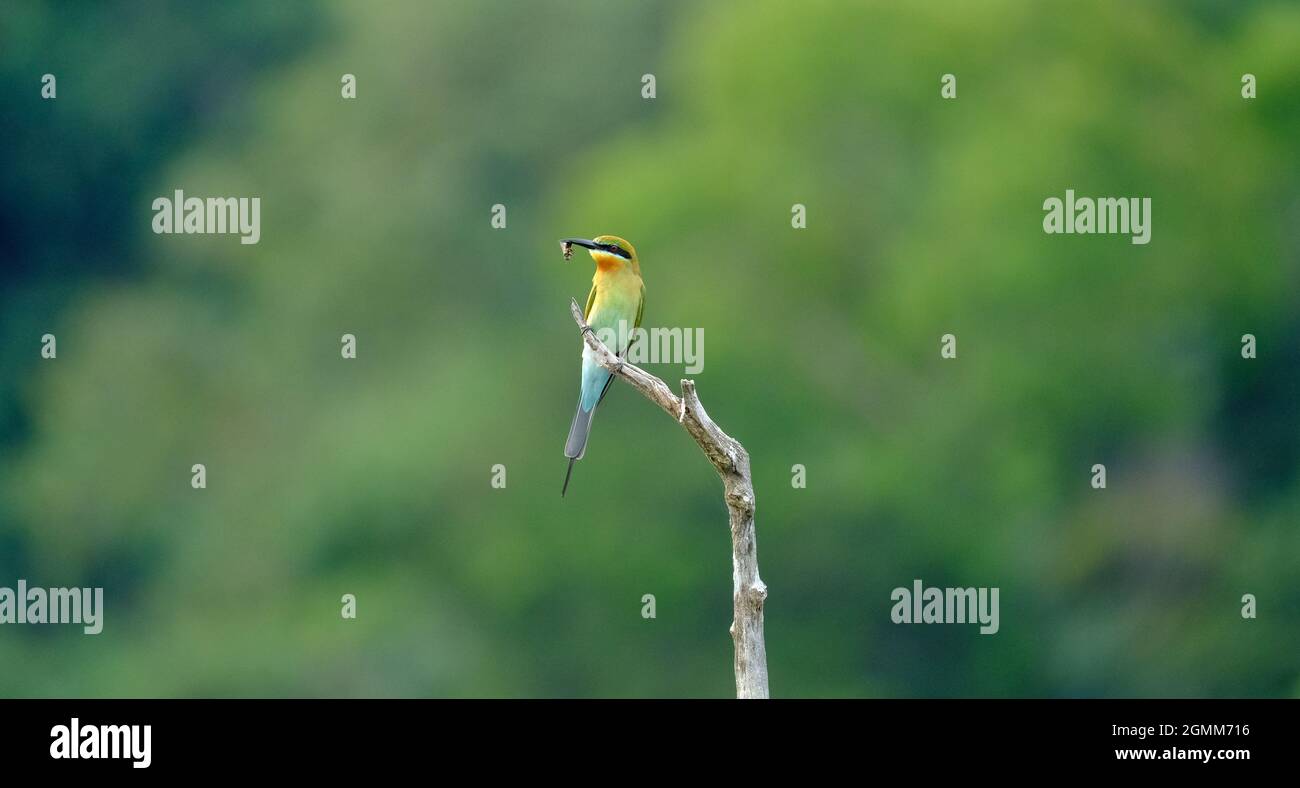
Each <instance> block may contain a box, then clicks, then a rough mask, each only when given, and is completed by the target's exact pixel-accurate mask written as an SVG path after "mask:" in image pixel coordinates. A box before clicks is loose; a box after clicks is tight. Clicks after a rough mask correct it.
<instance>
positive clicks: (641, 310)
mask: <svg viewBox="0 0 1300 788" xmlns="http://www.w3.org/2000/svg"><path fill="white" fill-rule="evenodd" d="M644 312H645V282H642V283H641V300H640V301H638V302H637V304H636V325H634V326H632V327H633V328H640V327H641V315H642V314H643V313H644Z"/></svg>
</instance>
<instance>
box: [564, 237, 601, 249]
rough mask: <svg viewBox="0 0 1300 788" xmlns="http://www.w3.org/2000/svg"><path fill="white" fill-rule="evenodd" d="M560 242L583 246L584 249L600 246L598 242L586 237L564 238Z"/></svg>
mask: <svg viewBox="0 0 1300 788" xmlns="http://www.w3.org/2000/svg"><path fill="white" fill-rule="evenodd" d="M560 243H562V244H573V245H574V246H581V247H582V248H584V249H599V248H600V244H598V243H596V242H595V241H589V240H587V239H586V238H565V239H564V240H562V241H560Z"/></svg>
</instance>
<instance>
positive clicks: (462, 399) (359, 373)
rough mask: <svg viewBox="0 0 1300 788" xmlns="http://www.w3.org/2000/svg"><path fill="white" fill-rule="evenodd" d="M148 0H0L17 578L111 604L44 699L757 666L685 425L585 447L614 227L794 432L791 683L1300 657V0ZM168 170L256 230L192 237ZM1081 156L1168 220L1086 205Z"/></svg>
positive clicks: (668, 685)
mask: <svg viewBox="0 0 1300 788" xmlns="http://www.w3.org/2000/svg"><path fill="white" fill-rule="evenodd" d="M131 8H132V5H131V4H118V5H110V6H106V7H105V8H104V9H100V10H98V11H96V10H87V9H86V8H84V7H82V6H80V5H75V4H62V3H49V4H44V5H40V4H33V5H31V6H29V7H25V8H24V9H23V10H22V11H21V12H20V13H16V14H15V15H14V16H13V17H12V18H11V19H9V20H7V21H8V24H7V25H6V27H5V29H4V32H3V36H4V43H5V47H4V49H3V50H2V51H0V86H3V88H4V95H5V96H6V99H5V101H4V103H3V106H2V107H0V113H2V114H0V121H3V122H2V124H0V125H2V127H3V128H4V129H5V130H6V132H7V134H6V136H7V137H8V138H9V140H10V144H7V145H5V146H4V147H3V149H0V183H2V184H3V192H2V193H0V199H3V201H4V202H3V208H4V210H3V211H2V212H0V221H3V223H4V224H3V227H0V229H2V230H3V233H4V237H5V241H6V245H7V249H6V250H5V251H4V252H3V262H4V266H5V267H4V270H3V279H2V280H0V282H3V285H4V288H5V289H4V294H3V297H0V342H2V343H3V345H2V346H0V373H2V374H0V414H3V416H2V417H0V441H2V442H0V585H6V584H9V585H11V584H12V583H13V582H14V581H16V579H17V578H18V577H25V578H26V579H28V580H29V582H32V583H39V584H44V585H60V584H63V585H103V586H104V587H105V595H106V596H105V598H106V607H107V610H106V614H105V626H104V632H103V634H100V635H98V636H95V637H87V636H83V635H80V634H76V633H74V632H73V629H72V628H38V627H5V628H4V629H2V630H0V666H3V668H4V669H3V670H0V695H4V696H14V695H36V696H43V695H72V696H79V695H92V696H100V695H108V696H124V695H125V696H134V695H143V696H177V695H179V696H190V695H222V696H225V695H238V696H250V695H255V696H261V695H270V696H314V695H329V696H336V695H342V696H354V695H366V696H371V695H377V696H389V695H439V696H441V695H449V696H477V695H490V696H498V695H540V696H588V695H598V696H608V695H613V696H638V695H689V696H696V695H699V696H725V695H727V694H729V693H730V692H731V689H732V677H731V643H730V640H729V638H728V636H727V626H728V624H729V622H730V603H731V599H730V596H731V576H730V561H729V539H728V533H727V529H726V525H725V522H726V519H725V510H724V507H723V504H722V500H721V495H720V486H719V485H718V483H717V480H716V478H714V476H713V473H712V470H711V469H710V468H709V466H708V464H707V462H706V461H705V460H704V458H703V457H702V456H701V455H700V454H699V452H698V450H697V449H696V448H695V447H694V446H693V445H692V444H691V442H690V440H689V439H688V438H687V437H686V436H685V434H684V433H682V431H681V430H680V429H678V428H677V427H676V426H675V425H673V424H671V422H669V421H667V420H666V419H665V418H664V417H663V415H662V414H661V413H659V412H658V411H657V410H656V409H654V408H652V407H651V406H649V405H648V404H646V403H645V402H643V401H641V400H640V399H639V398H638V397H636V396H635V395H633V394H632V393H631V392H630V391H627V390H626V389H617V388H616V390H615V391H614V392H612V393H611V396H610V397H609V399H608V400H606V403H605V405H604V406H603V408H602V413H601V416H600V418H598V419H597V422H596V426H595V428H594V432H593V437H592V442H591V445H590V447H589V451H588V454H587V458H586V459H585V460H584V461H583V462H582V463H580V464H579V465H578V467H577V468H576V470H575V473H574V483H573V487H572V488H571V492H570V495H569V497H568V498H567V499H564V500H561V498H560V496H559V494H558V493H559V486H560V482H561V480H562V478H563V472H564V460H563V457H562V456H561V451H560V450H561V447H562V445H563V440H564V436H565V434H566V432H567V428H568V422H569V417H570V414H571V410H572V404H573V403H572V400H573V399H574V398H575V397H576V393H577V364H578V350H579V345H578V339H577V335H576V331H575V329H574V326H573V325H572V322H571V320H570V318H569V316H568V310H567V302H568V299H569V297H571V296H574V297H578V298H582V297H583V296H584V295H585V294H586V291H587V288H588V283H589V277H590V274H591V266H590V264H589V263H588V262H587V261H586V260H585V256H584V255H576V256H575V258H574V261H573V262H571V263H567V264H566V263H564V262H562V261H561V259H560V255H559V251H558V248H557V246H556V243H555V241H556V239H558V238H560V237H564V236H569V235H587V236H590V235H595V234H599V233H615V234H618V235H621V236H623V237H626V238H628V239H630V240H631V241H632V242H633V243H634V244H635V245H636V246H637V249H638V251H639V252H640V255H641V257H642V262H643V271H644V275H645V279H646V283H647V308H646V323H647V325H650V326H656V325H661V326H700V327H702V328H703V329H704V332H705V339H706V342H705V369H704V371H703V373H702V374H700V375H699V376H698V377H697V380H698V383H699V387H700V393H701V396H702V398H703V400H704V402H705V403H706V404H707V406H708V407H709V410H710V413H711V414H712V415H713V416H714V418H716V419H717V420H718V422H719V423H720V424H721V425H722V426H723V427H724V428H725V429H727V430H728V431H729V432H730V433H731V434H733V435H735V436H736V437H738V438H739V439H740V440H742V441H743V442H744V443H745V445H746V446H747V448H748V449H749V451H750V453H751V455H752V457H753V463H754V473H755V486H756V492H757V498H758V516H757V526H758V534H759V548H760V549H759V557H760V564H761V567H762V571H763V576H764V579H765V580H766V581H767V583H768V585H769V587H770V589H771V595H770V598H769V603H768V610H767V639H768V655H769V660H770V670H771V675H772V691H773V694H774V695H777V696H791V695H863V696H881V695H883V696H916V695H921V696H1003V695H1011V696H1043V695H1046V696H1061V695H1066V696H1115V695H1120V696H1147V695H1156V696H1168V695H1193V696H1201V695H1231V696H1243V695H1296V694H1300V666H1298V665H1297V661H1296V654H1297V653H1300V586H1298V585H1297V582H1296V579H1297V575H1298V574H1300V572H1298V571H1297V570H1300V530H1298V529H1297V526H1296V523H1297V521H1298V517H1300V414H1297V410H1296V402H1297V394H1298V393H1300V391H1298V387H1297V383H1296V371H1297V365H1300V309H1297V307H1298V306H1300V303H1298V302H1300V291H1298V290H1297V287H1296V284H1297V273H1298V272H1300V234H1298V233H1297V227H1298V226H1300V222H1297V219H1298V218H1300V177H1298V176H1300V153H1298V151H1297V148H1296V145H1295V141H1296V140H1297V139H1300V52H1298V51H1297V49H1296V47H1295V41H1297V40H1300V9H1297V8H1296V7H1294V6H1293V5H1289V4H1280V3H1279V4H1272V3H1240V4H1233V5H1232V6H1231V9H1230V10H1225V6H1224V5H1223V4H1210V3H1193V4H1188V5H1182V4H1175V3H1143V4H1127V3H1118V2H1081V3H1076V4H1072V5H1071V6H1070V9H1069V11H1068V13H1067V12H1066V11H1064V10H1063V9H1062V8H1060V7H1057V6H1054V5H1051V4H1036V3H1028V2H1004V1H1001V0H999V1H998V2H989V3H979V4H972V3H958V2H954V3H912V4H902V3H875V2H873V3H866V2H863V3H843V2H829V1H827V2H820V1H818V2H809V3H803V4H800V5H799V6H798V7H797V8H794V7H791V6H790V5H789V4H788V3H782V2H776V1H775V0H763V1H762V2H747V3H739V2H736V3H720V2H719V3H699V4H695V3H670V4H652V3H617V4H615V3H604V2H597V1H596V0H590V2H565V3H515V2H506V1H505V0H496V1H493V2H481V3H479V2H476V3H468V2H456V3H442V2H440V3H423V2H409V3H378V4H362V3H338V4H335V5H332V6H330V7H329V13H328V14H326V15H321V14H320V13H319V11H318V12H317V13H309V11H308V7H306V6H297V5H284V6H281V5H280V4H273V5H270V6H267V5H262V4H252V3H248V4H235V5H231V6H225V5H223V6H220V7H213V8H212V9H208V10H206V11H205V10H200V9H193V8H190V7H188V6H179V5H177V6H173V5H171V4H159V7H158V8H157V9H156V10H155V11H154V12H152V13H146V12H143V11H140V10H131ZM182 9H183V10H182ZM47 71H50V72H54V73H56V75H57V76H58V79H59V98H58V99H57V100H56V101H53V102H44V101H41V100H40V99H39V94H38V90H39V78H40V75H41V74H42V73H45V72H47ZM1245 72H1251V73H1254V74H1256V76H1257V77H1258V80H1259V98H1258V99H1256V100H1254V101H1244V100H1242V99H1241V97H1240V93H1239V90H1240V82H1239V80H1240V77H1241V74H1242V73H1245ZM344 73H354V74H356V75H357V79H358V98H357V99H356V100H355V101H344V100H342V99H341V98H340V96H339V79H340V77H341V75H342V74H344ZM645 73H653V74H655V75H656V76H657V87H658V97H657V98H656V99H654V100H653V101H648V100H644V99H642V98H641V96H640V87H641V82H640V80H641V75H642V74H645ZM944 73H954V74H956V75H957V77H958V87H959V97H958V99H957V100H955V101H941V100H940V99H939V78H940V76H941V75H942V74H944ZM611 173H616V174H617V177H611V176H610V174H611ZM174 188H184V189H185V191H186V192H187V193H188V194H192V195H249V196H252V195H256V196H260V197H261V198H262V240H261V243H260V244H258V245H257V246H241V245H239V244H238V242H237V241H236V240H235V239H233V238H231V237H228V236H227V237H222V236H214V237H186V236H153V235H151V234H150V233H149V231H148V227H149V220H150V218H151V213H150V211H149V204H150V201H151V200H152V198H153V197H154V196H157V195H160V194H163V195H167V194H170V193H171V190H172V189H174ZM1067 188H1073V189H1075V190H1076V191H1078V192H1079V193H1080V194H1089V195H1115V196H1128V195H1140V196H1149V197H1151V198H1152V200H1153V204H1154V205H1153V233H1152V242H1151V243H1150V245H1148V246H1134V245H1131V244H1130V243H1129V242H1128V239H1127V238H1125V237H1122V236H1119V237H1116V236H1070V237H1061V236H1047V235H1045V234H1044V233H1043V232H1042V230H1041V218H1042V210H1041V205H1042V201H1043V199H1044V198H1046V197H1049V196H1060V195H1061V194H1062V193H1063V192H1064V190H1065V189H1067ZM495 203H503V204H505V205H506V206H507V208H508V221H509V226H508V229H506V230H504V231H501V230H493V229H492V228H491V227H490V225H489V208H490V206H492V205H493V204H495ZM794 203H802V204H805V205H807V206H808V216H809V219H808V229H806V230H802V231H799V230H793V229H791V227H790V222H789V217H790V206H791V205H792V204H794ZM45 331H53V332H54V333H56V334H57V335H58V338H59V339H58V341H59V358H58V359H57V361H53V362H42V361H40V360H39V359H38V355H37V351H38V349H39V336H40V334H42V333H44V332H45ZM1246 332H1253V333H1255V334H1256V335H1257V336H1258V337H1259V344H1260V351H1259V358H1258V359H1257V360H1255V361H1243V360H1242V359H1241V358H1240V355H1239V346H1240V345H1239V343H1240V337H1241V335H1242V334H1243V333H1246ZM343 333H353V334H355V335H356V336H357V337H358V349H359V357H358V358H357V359H356V360H355V361H346V362H345V361H343V360H341V359H340V357H339V352H338V348H339V344H338V343H339V336H340V335H341V334H343ZM944 333H954V334H956V335H957V336H958V338H959V359H958V360H957V361H949V362H944V361H941V360H940V358H939V354H938V338H939V336H940V335H941V334H944ZM652 371H654V372H656V373H657V374H659V375H660V376H662V377H664V378H666V379H668V380H670V381H671V380H675V379H676V378H678V377H680V376H681V375H680V373H681V370H680V365H678V366H677V367H674V366H673V365H660V366H657V367H653V368H652ZM195 462H203V463H206V465H207V467H208V484H209V488H208V489H207V490H204V491H201V492H196V491H194V490H191V489H190V485H189V479H190V476H189V468H190V466H191V464H193V463H195ZM1094 462H1104V463H1106V465H1107V467H1108V471H1109V479H1108V481H1109V489H1107V490H1106V491H1104V492H1098V491H1093V490H1092V489H1090V487H1089V485H1088V481H1089V469H1090V467H1091V466H1092V464H1093V463H1094ZM496 463H502V464H504V465H506V467H507V469H508V486H507V488H506V489H505V490H493V489H491V488H490V486H489V478H490V471H489V469H490V468H491V466H492V465H493V464H496ZM795 463H801V464H804V465H806V466H807V468H808V487H807V489H805V490H796V489H792V488H791V485H790V468H791V466H792V465H793V464H795ZM913 578H922V579H923V580H924V581H925V582H926V583H927V584H929V585H939V586H946V585H960V586H970V585H975V586H998V587H1000V588H1001V589H1002V592H1001V602H1002V610H1001V619H1002V623H1001V631H1000V633H999V634H998V635H996V636H992V637H987V636H986V637H981V636H979V635H978V634H977V633H976V630H975V629H974V628H973V627H959V626H954V627H925V626H896V625H893V624H891V623H890V620H889V615H888V613H889V606H890V601H889V594H890V590H891V589H893V588H894V587H896V586H905V585H909V584H910V582H911V580H912V579H913ZM344 593H353V594H356V595H357V598H358V618H357V620H356V621H343V620H341V619H340V616H339V609H340V602H339V599H340V597H341V595H342V594H344ZM646 593H652V594H655V595H656V598H657V614H658V617H657V618H656V619H654V620H650V621H647V620H643V619H642V618H641V615H640V610H641V597H642V595H643V594H646ZM1244 593H1253V594H1255V595H1257V597H1258V599H1259V618H1258V619H1257V620H1254V621H1246V620H1243V619H1242V618H1241V616H1240V597H1241V595H1242V594H1244ZM78 632H79V630H78Z"/></svg>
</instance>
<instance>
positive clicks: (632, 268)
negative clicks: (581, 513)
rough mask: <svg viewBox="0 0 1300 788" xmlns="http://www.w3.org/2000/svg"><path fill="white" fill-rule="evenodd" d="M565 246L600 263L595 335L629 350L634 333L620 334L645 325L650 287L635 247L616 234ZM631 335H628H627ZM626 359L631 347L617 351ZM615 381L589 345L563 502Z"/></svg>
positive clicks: (594, 284)
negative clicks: (605, 335) (598, 409)
mask: <svg viewBox="0 0 1300 788" xmlns="http://www.w3.org/2000/svg"><path fill="white" fill-rule="evenodd" d="M560 243H562V244H564V245H565V246H564V248H565V252H566V257H567V256H568V250H569V247H570V246H581V247H584V248H585V249H586V250H587V251H588V253H590V254H591V259H592V260H595V261H596V275H595V276H593V277H592V279H591V293H590V294H589V295H588V296H587V308H586V309H584V310H583V312H582V315H583V317H584V318H586V320H587V325H589V326H591V330H592V331H595V332H597V336H599V335H600V332H601V331H606V332H607V333H608V332H610V331H612V332H613V333H614V336H616V337H618V340H617V341H618V342H624V343H627V344H628V345H630V344H631V342H632V336H633V332H632V331H630V330H627V329H620V326H619V324H620V323H622V324H624V325H626V326H631V327H632V328H634V329H635V328H639V327H640V326H641V313H642V311H643V310H644V308H645V284H644V283H643V282H642V281H641V264H640V262H639V261H638V260H637V256H636V250H635V249H633V248H632V244H630V243H628V242H627V241H624V240H623V239H622V238H616V237H615V236H612V235H601V236H597V237H596V238H593V239H591V240H590V241H589V240H586V239H585V238H566V239H565V240H563V241H561V242H560ZM624 335H626V336H624ZM610 349H611V350H613V351H614V352H615V353H616V354H617V355H618V356H619V357H620V358H622V357H623V355H624V354H625V353H627V351H628V348H627V347H611V348H610ZM613 382H614V376H613V374H612V373H610V371H609V370H607V369H605V368H604V367H602V366H601V365H600V364H599V363H598V362H597V361H596V355H595V353H594V352H592V349H591V348H590V347H588V346H587V344H586V342H584V343H583V345H582V387H581V389H580V391H579V394H578V411H577V412H576V413H574V414H573V425H572V426H571V427H569V439H568V441H566V442H565V444H564V456H565V457H568V458H569V469H568V470H567V471H565V473H564V487H563V488H561V489H560V497H564V493H565V492H567V491H568V489H569V476H570V475H571V474H572V473H573V463H575V462H577V461H578V460H581V459H582V455H583V454H585V453H586V452H587V436H588V435H589V434H590V433H591V420H592V418H593V417H594V416H595V415H596V406H597V405H599V404H600V402H601V400H603V399H605V393H606V392H608V391H609V387H610V385H611V384H612V383H613Z"/></svg>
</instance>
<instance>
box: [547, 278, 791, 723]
mask: <svg viewBox="0 0 1300 788" xmlns="http://www.w3.org/2000/svg"><path fill="white" fill-rule="evenodd" d="M571 309H572V311H573V319H574V320H575V321H577V323H578V327H579V328H581V329H582V336H583V339H584V340H585V341H586V343H587V346H588V347H590V348H591V349H592V351H594V352H595V354H596V361H597V362H599V363H600V365H601V366H602V367H604V368H605V369H608V370H609V371H610V372H612V373H614V374H615V375H617V376H618V377H620V378H622V379H623V380H625V381H627V382H628V384H630V385H631V386H632V388H634V389H636V390H637V391H639V392H641V394H642V395H644V396H645V398H646V399H648V400H650V401H651V402H653V403H655V404H656V405H658V406H659V407H660V408H661V409H662V410H663V411H664V412H665V413H667V414H668V415H669V416H672V417H673V419H675V420H676V421H677V422H678V423H679V424H681V425H682V426H683V427H685V428H686V432H688V433H689V434H690V436H691V437H692V438H694V439H695V442H696V443H697V444H699V447H700V449H701V450H702V451H703V452H704V456H706V457H708V458H709V462H711V463H713V467H714V468H715V469H716V470H717V471H718V476H719V477H721V478H722V490H723V497H724V499H725V500H726V502H727V511H728V513H729V516H730V520H731V572H732V607H733V609H734V613H733V615H734V619H733V621H732V622H731V639H732V642H733V643H734V644H735V648H736V659H735V668H736V697H737V698H766V697H767V696H768V690H767V647H766V646H765V645H764V643H763V602H764V601H765V600H766V599H767V586H765V585H763V581H762V579H760V578H759V576H758V549H757V545H756V544H755V540H754V484H753V480H752V479H751V478H750V473H749V452H747V451H745V447H744V446H741V445H740V442H739V441H737V440H736V439H735V438H732V437H731V436H730V435H728V434H727V433H725V432H723V431H722V429H721V428H720V427H719V426H718V425H717V424H714V423H713V420H712V419H710V418H709V414H708V413H706V412H705V410H704V405H703V404H701V403H700V398H699V396H698V395H696V393H695V381H693V380H683V381H682V395H681V396H680V397H678V396H677V395H676V394H674V393H673V390H672V389H670V388H668V384H667V383H664V382H663V381H662V380H660V379H659V378H657V377H655V376H654V375H651V374H650V373H649V372H646V371H645V370H643V369H641V368H640V367H637V366H635V365H633V364H629V363H628V362H626V361H624V360H623V359H621V358H619V357H618V356H616V355H614V353H613V352H612V351H610V349H609V348H608V347H606V346H605V343H603V342H601V341H600V339H599V338H598V337H597V336H596V333H595V332H594V331H592V329H591V326H589V325H587V321H586V320H584V319H583V317H582V309H580V308H579V307H578V302H577V301H573V302H571Z"/></svg>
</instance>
